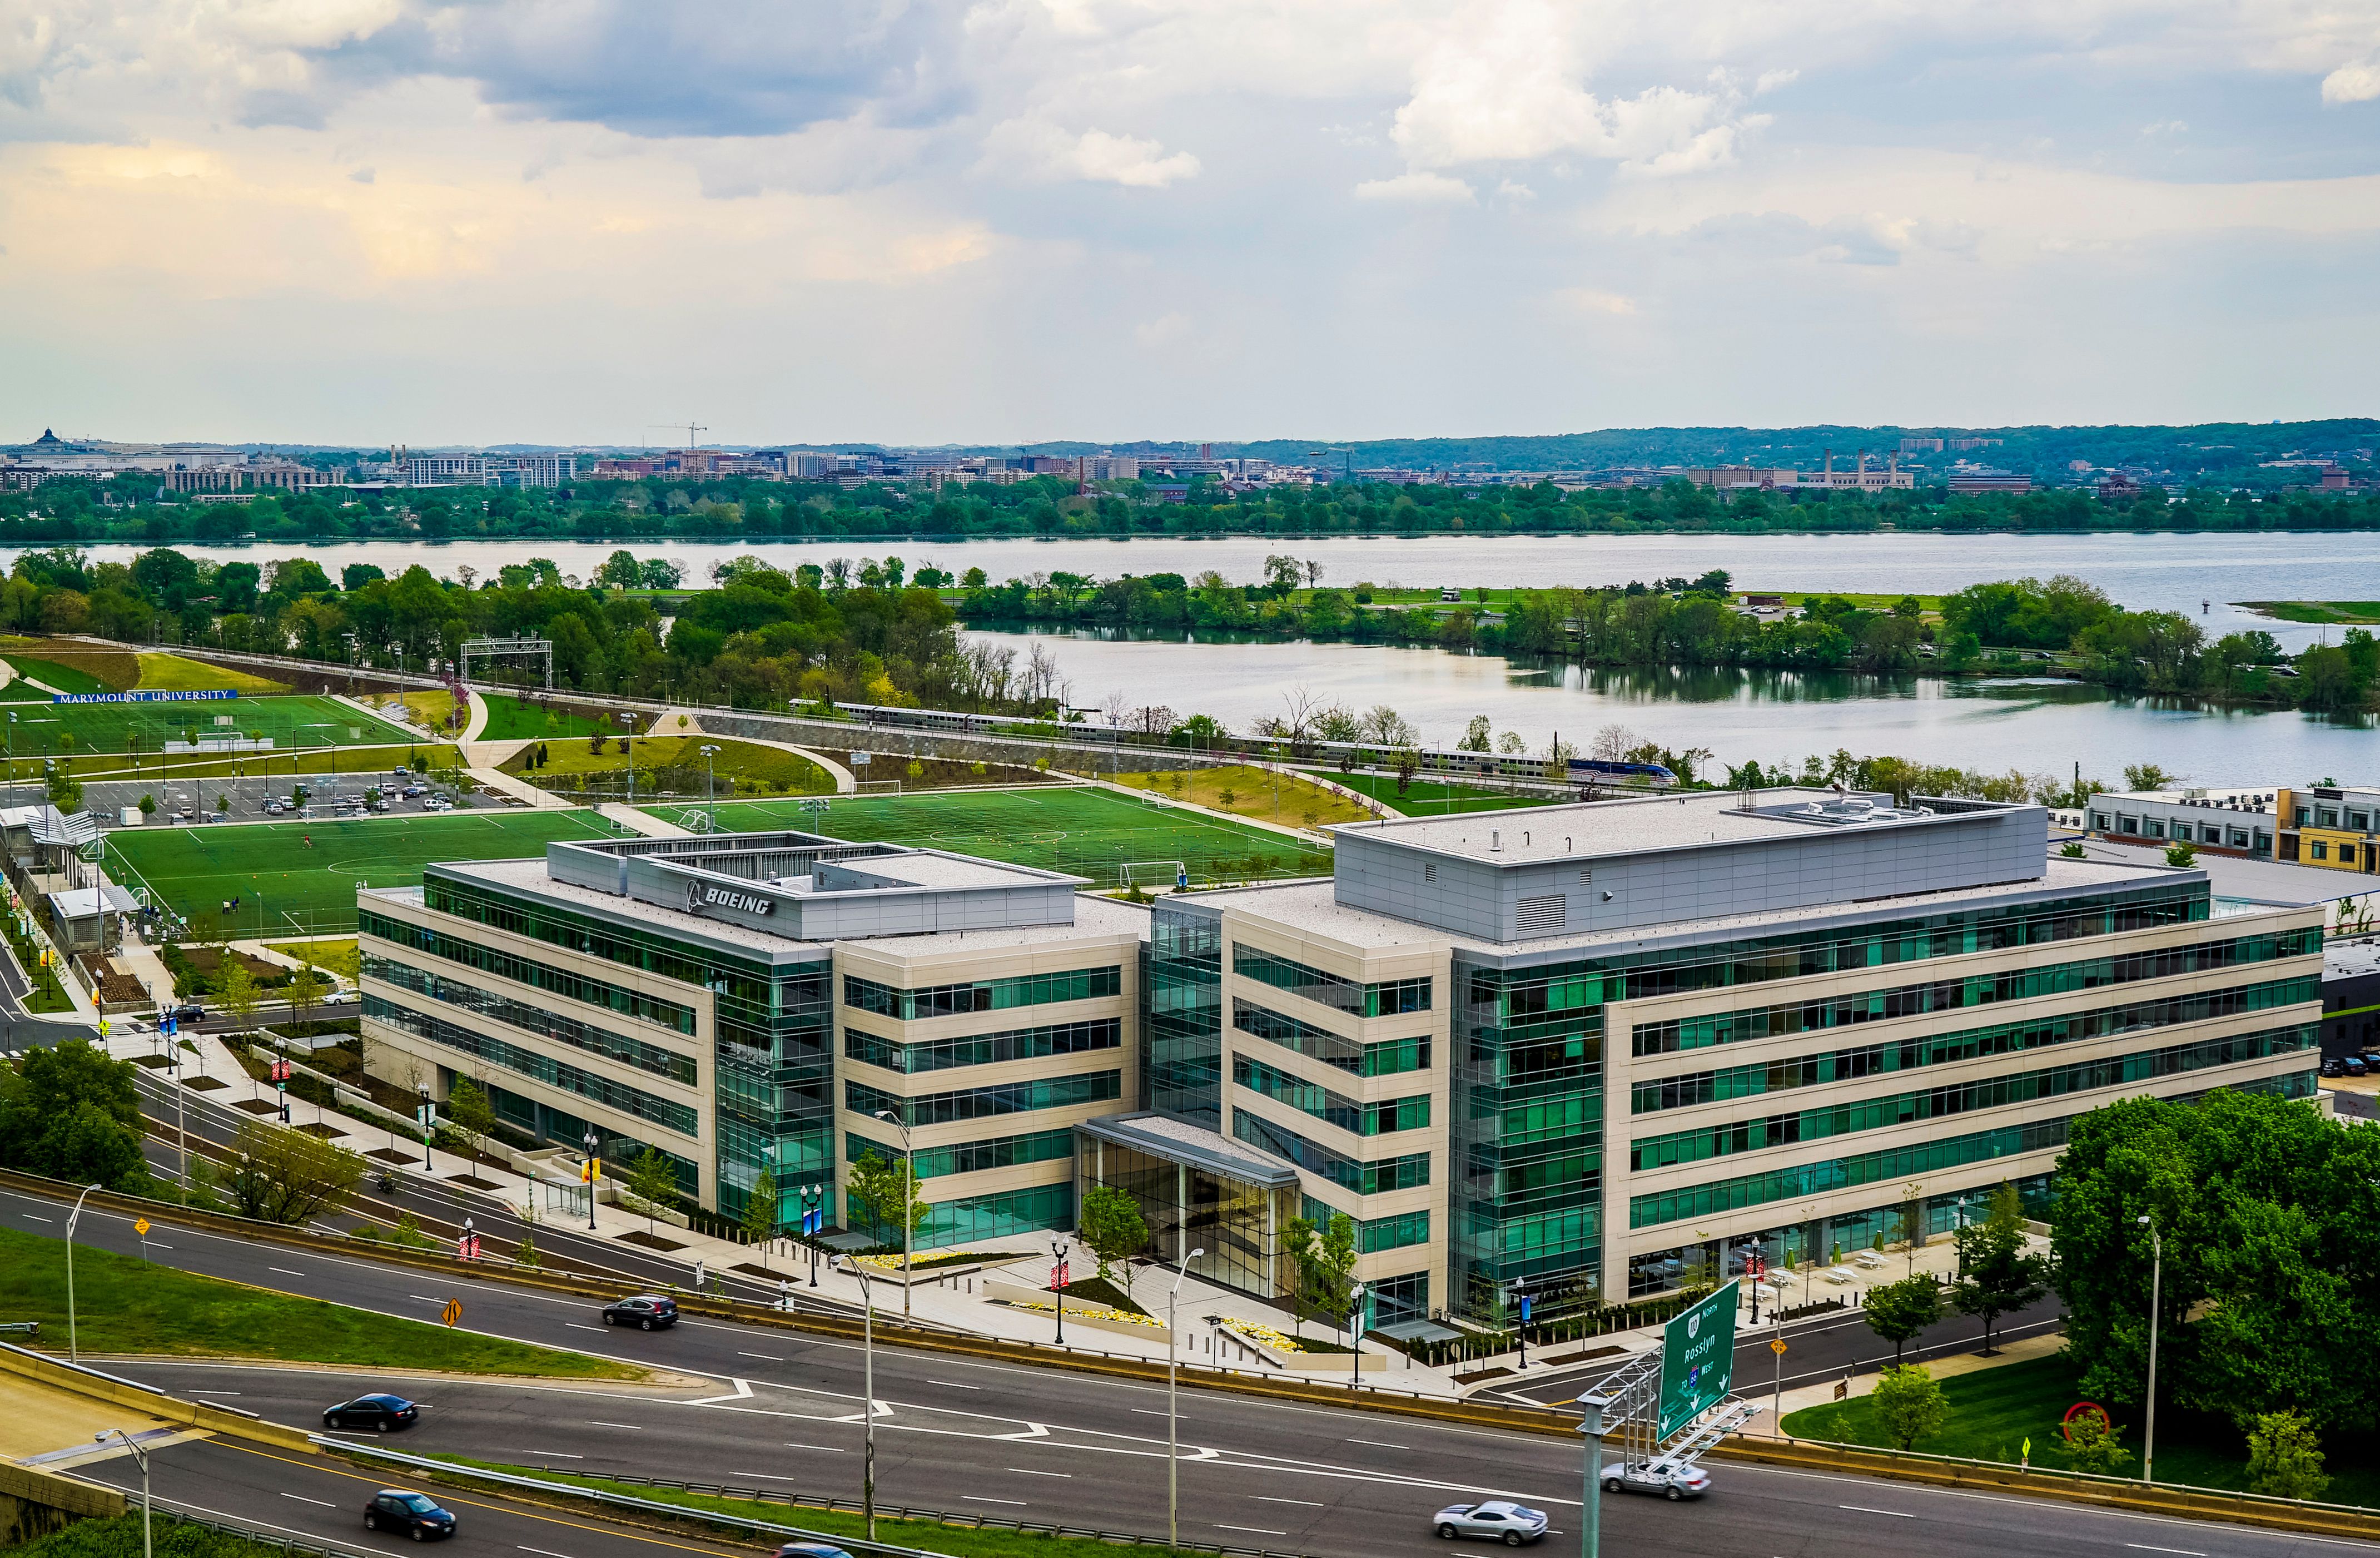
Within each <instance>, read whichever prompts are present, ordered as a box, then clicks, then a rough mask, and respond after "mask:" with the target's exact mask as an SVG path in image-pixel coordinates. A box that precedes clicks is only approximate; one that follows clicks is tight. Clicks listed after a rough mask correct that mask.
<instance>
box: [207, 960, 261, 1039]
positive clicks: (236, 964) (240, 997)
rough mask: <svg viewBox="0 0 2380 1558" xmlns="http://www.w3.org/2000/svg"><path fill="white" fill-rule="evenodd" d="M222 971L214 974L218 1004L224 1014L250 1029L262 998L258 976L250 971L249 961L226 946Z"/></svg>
mask: <svg viewBox="0 0 2380 1558" xmlns="http://www.w3.org/2000/svg"><path fill="white" fill-rule="evenodd" d="M220 956H221V958H222V961H221V963H220V964H219V965H218V968H220V970H221V971H220V972H219V973H217V975H216V976H215V1004H216V1005H218V1006H220V1007H222V1008H223V1011H224V1015H225V1016H228V1017H230V1018H231V1019H232V1021H234V1022H236V1023H237V1024H239V1026H240V1027H242V1028H247V1027H248V1026H249V1024H251V1023H253V1022H254V1021H255V1020H256V1008H257V1007H258V1005H259V1004H261V1003H262V1001H263V992H261V991H259V990H258V989H257V988H256V976H255V975H253V974H251V973H249V971H248V960H247V959H246V958H244V957H242V956H240V955H239V954H237V953H236V952H234V951H233V950H232V949H231V948H230V947H228V946H226V947H224V948H222V949H221V952H220Z"/></svg>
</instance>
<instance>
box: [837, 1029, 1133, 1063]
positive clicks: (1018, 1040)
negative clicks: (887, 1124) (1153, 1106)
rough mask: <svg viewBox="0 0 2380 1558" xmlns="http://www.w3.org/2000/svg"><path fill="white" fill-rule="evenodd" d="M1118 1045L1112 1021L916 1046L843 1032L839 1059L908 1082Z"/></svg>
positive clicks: (854, 1031) (855, 1031)
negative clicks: (922, 1075) (926, 1074)
mask: <svg viewBox="0 0 2380 1558" xmlns="http://www.w3.org/2000/svg"><path fill="white" fill-rule="evenodd" d="M1122 1043H1123V1021H1122V1020H1121V1019H1119V1018H1116V1017H1095V1018H1093V1019H1092V1020H1091V1021H1089V1022H1062V1023H1052V1024H1050V1025H1049V1026H1047V1027H1044V1028H1016V1029H1009V1030H1008V1031H1006V1032H1003V1033H967V1034H962V1035H960V1036H959V1037H957V1038H955V1039H934V1040H929V1041H926V1042H924V1043H918V1044H902V1043H897V1042H895V1041H892V1040H890V1039H882V1038H879V1037H878V1036H877V1035H875V1034H873V1033H863V1032H862V1031H860V1030H859V1029H856V1028H849V1027H846V1028H845V1029H844V1030H843V1053H844V1056H845V1057H847V1058H849V1059H851V1060H856V1061H861V1062H864V1063H866V1064H867V1065H880V1066H882V1067H884V1068H885V1069H886V1070H888V1071H899V1072H903V1073H905V1074H908V1075H912V1076H914V1075H916V1074H917V1073H918V1072H921V1071H945V1070H948V1069H950V1068H951V1067H953V1066H959V1065H991V1064H993V1063H994V1062H998V1061H1003V1060H1039V1059H1042V1058H1044V1057H1046V1056H1049V1055H1073V1054H1082V1053H1087V1052H1088V1051H1091V1050H1112V1049H1115V1048H1116V1047H1117V1046H1119V1045H1121V1044H1122Z"/></svg>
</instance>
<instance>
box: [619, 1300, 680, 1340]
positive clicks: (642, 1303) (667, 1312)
mask: <svg viewBox="0 0 2380 1558" xmlns="http://www.w3.org/2000/svg"><path fill="white" fill-rule="evenodd" d="M603 1323H604V1324H606V1325H633V1326H635V1327H636V1328H637V1330H639V1331H651V1330H655V1329H657V1328H659V1327H662V1326H665V1325H675V1324H676V1323H677V1300H676V1299H674V1298H670V1297H666V1296H662V1295H661V1294H658V1293H639V1294H637V1296H635V1297H634V1298H623V1299H621V1300H619V1301H618V1302H617V1303H613V1304H606V1305H604V1306H603Z"/></svg>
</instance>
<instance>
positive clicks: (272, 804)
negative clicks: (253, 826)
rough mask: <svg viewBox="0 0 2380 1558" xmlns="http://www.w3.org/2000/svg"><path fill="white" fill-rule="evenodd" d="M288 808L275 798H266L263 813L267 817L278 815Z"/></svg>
mask: <svg viewBox="0 0 2380 1558" xmlns="http://www.w3.org/2000/svg"><path fill="white" fill-rule="evenodd" d="M286 810H288V808H287V807H285V806H284V805H282V804H281V803H280V802H279V801H277V800H268V801H266V802H265V803H264V814H265V815H266V816H268V817H278V816H280V815H281V814H282V813H283V812H285V811H286Z"/></svg>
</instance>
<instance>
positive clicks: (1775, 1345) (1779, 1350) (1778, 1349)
mask: <svg viewBox="0 0 2380 1558" xmlns="http://www.w3.org/2000/svg"><path fill="white" fill-rule="evenodd" d="M1768 1350H1769V1351H1770V1352H1772V1353H1775V1354H1777V1355H1778V1356H1779V1357H1783V1356H1784V1355H1785V1343H1784V1340H1783V1339H1782V1338H1781V1337H1780V1338H1779V1339H1778V1340H1777V1341H1774V1342H1771V1343H1769V1344H1768Z"/></svg>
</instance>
